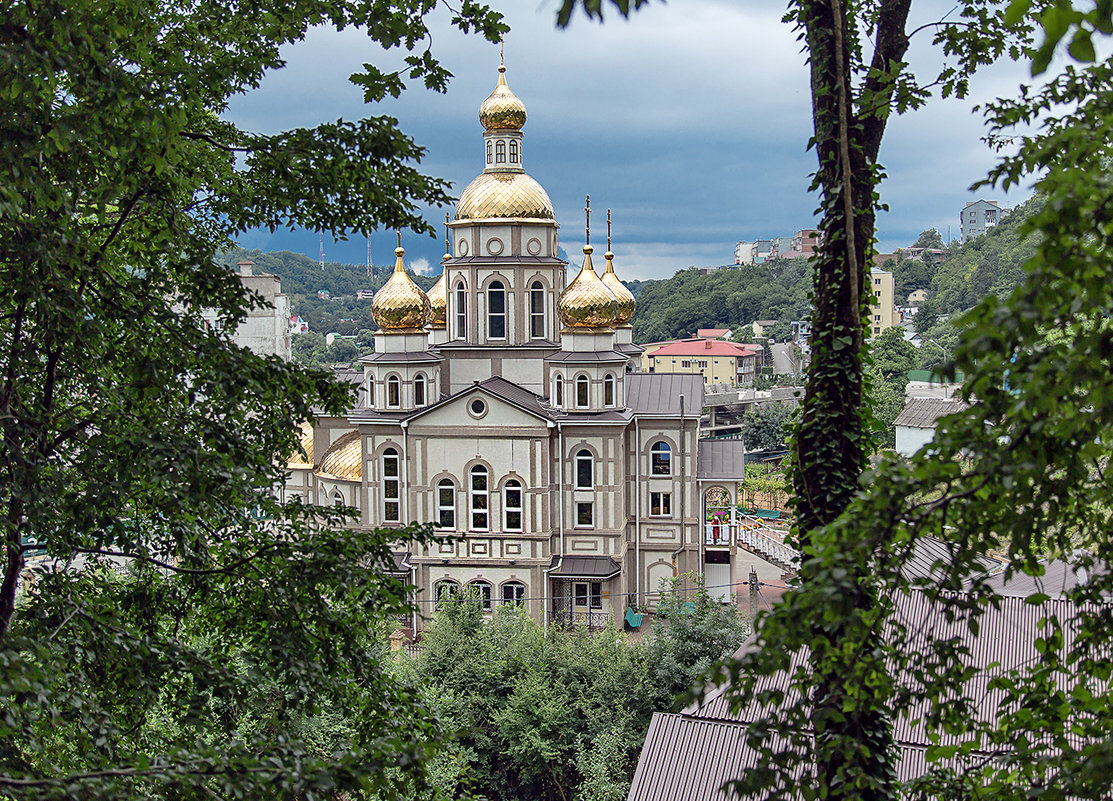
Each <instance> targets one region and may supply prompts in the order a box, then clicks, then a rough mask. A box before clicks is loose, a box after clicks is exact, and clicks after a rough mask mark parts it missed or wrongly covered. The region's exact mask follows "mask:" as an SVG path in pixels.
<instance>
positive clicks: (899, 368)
mask: <svg viewBox="0 0 1113 801" xmlns="http://www.w3.org/2000/svg"><path fill="white" fill-rule="evenodd" d="M870 355H871V356H872V357H873V364H874V366H875V367H876V368H877V370H878V372H880V373H881V375H882V376H884V377H885V378H893V377H895V376H901V375H905V374H907V373H908V371H909V370H911V369H912V368H913V367H915V365H916V346H915V345H913V344H912V343H911V342H909V341H908V340H907V339H905V338H904V329H903V328H900V327H899V326H892V327H891V328H886V329H885V330H884V331H882V332H881V333H880V334H879V335H878V337H877V339H875V340H874V341H873V342H872V343H870ZM905 377H906V378H907V376H906V375H905Z"/></svg>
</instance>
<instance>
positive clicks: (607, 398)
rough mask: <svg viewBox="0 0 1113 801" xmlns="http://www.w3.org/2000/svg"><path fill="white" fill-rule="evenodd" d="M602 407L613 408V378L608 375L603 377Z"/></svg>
mask: <svg viewBox="0 0 1113 801" xmlns="http://www.w3.org/2000/svg"><path fill="white" fill-rule="evenodd" d="M603 405H604V406H614V376H613V375H611V374H610V373H607V374H606V375H605V376H603Z"/></svg>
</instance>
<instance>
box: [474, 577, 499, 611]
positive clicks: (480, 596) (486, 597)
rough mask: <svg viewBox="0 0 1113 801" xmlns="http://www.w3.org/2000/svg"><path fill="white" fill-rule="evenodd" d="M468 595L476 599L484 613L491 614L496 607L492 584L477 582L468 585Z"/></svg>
mask: <svg viewBox="0 0 1113 801" xmlns="http://www.w3.org/2000/svg"><path fill="white" fill-rule="evenodd" d="M468 591H469V592H468V595H469V596H470V597H473V598H475V599H476V600H478V601H479V603H480V604H481V605H482V606H483V611H484V612H490V611H491V608H492V606H493V605H494V590H493V588H492V587H491V582H489V581H482V580H476V581H472V582H469V583H468Z"/></svg>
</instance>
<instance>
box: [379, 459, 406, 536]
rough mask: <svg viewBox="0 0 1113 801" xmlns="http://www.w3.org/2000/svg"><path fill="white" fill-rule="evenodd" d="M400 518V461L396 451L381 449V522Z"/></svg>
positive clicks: (398, 520) (396, 521)
mask: <svg viewBox="0 0 1113 801" xmlns="http://www.w3.org/2000/svg"><path fill="white" fill-rule="evenodd" d="M401 519H402V484H401V461H400V460H399V458H398V451H396V450H394V448H387V449H386V450H385V451H383V522H385V523H398V522H400V521H401Z"/></svg>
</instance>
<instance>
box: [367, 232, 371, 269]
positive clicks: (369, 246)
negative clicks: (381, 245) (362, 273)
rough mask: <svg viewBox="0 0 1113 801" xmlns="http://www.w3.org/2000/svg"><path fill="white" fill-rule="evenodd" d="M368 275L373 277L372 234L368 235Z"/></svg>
mask: <svg viewBox="0 0 1113 801" xmlns="http://www.w3.org/2000/svg"><path fill="white" fill-rule="evenodd" d="M367 277H368V278H370V277H371V234H368V235H367Z"/></svg>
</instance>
